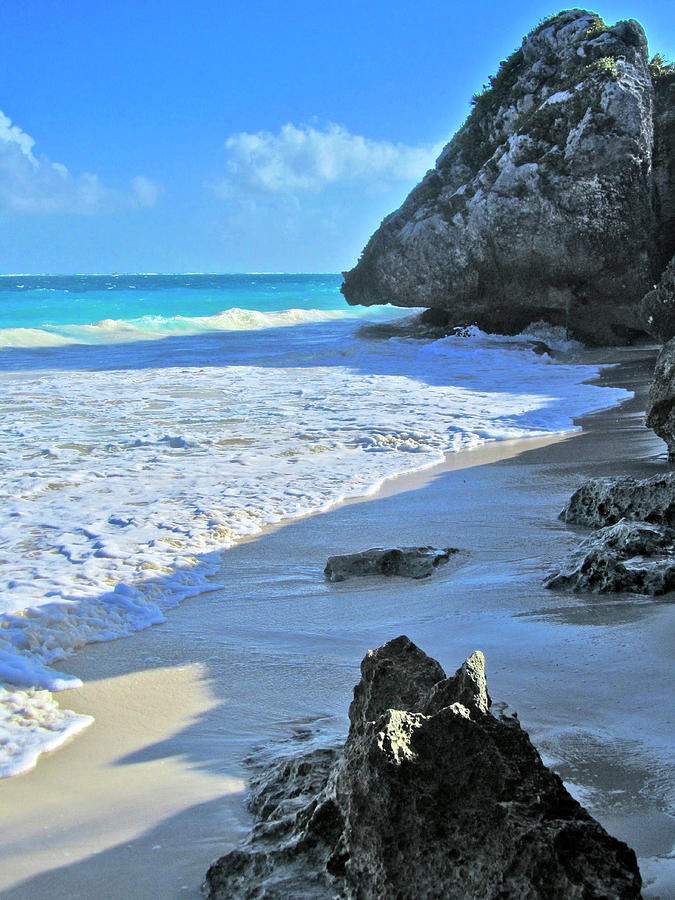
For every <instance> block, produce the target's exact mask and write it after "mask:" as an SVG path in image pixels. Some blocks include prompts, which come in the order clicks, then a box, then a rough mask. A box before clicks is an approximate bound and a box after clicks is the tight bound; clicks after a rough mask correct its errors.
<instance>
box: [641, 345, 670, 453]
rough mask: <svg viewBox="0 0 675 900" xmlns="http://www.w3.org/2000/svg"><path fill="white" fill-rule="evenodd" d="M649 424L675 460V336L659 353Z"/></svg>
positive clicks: (651, 389)
mask: <svg viewBox="0 0 675 900" xmlns="http://www.w3.org/2000/svg"><path fill="white" fill-rule="evenodd" d="M646 422H647V425H648V427H649V428H651V429H652V431H654V432H656V434H658V436H659V437H660V438H663V440H664V441H665V442H666V444H667V445H668V457H669V459H670V461H671V462H673V460H675V338H672V339H671V340H669V341H668V343H667V344H665V346H664V347H663V349H662V350H661V352H660V353H659V355H658V357H657V360H656V366H655V368H654V380H653V381H652V384H651V387H650V389H649V400H648V403H647V419H646Z"/></svg>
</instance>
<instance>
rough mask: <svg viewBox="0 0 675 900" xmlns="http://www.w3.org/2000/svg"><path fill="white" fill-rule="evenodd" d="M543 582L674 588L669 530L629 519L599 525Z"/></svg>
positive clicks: (634, 589) (674, 534)
mask: <svg viewBox="0 0 675 900" xmlns="http://www.w3.org/2000/svg"><path fill="white" fill-rule="evenodd" d="M544 587H548V588H571V589H572V590H575V591H593V592H594V593H602V594H604V593H608V592H612V593H621V592H629V593H633V594H649V595H655V594H665V593H666V592H667V591H672V590H675V531H674V530H673V529H672V528H667V527H664V526H663V525H650V524H649V523H648V522H632V521H630V520H629V519H621V520H620V521H618V522H617V523H616V524H615V525H608V526H607V527H606V528H599V529H598V530H597V531H594V532H592V533H591V534H589V535H588V537H587V538H584V540H583V541H581V543H580V544H579V546H578V547H577V548H576V550H574V551H573V552H572V553H570V554H569V556H567V557H566V558H565V559H564V560H563V561H562V563H561V564H560V566H559V567H558V568H557V569H556V570H555V571H554V572H551V574H550V575H548V577H547V578H546V580H545V581H544Z"/></svg>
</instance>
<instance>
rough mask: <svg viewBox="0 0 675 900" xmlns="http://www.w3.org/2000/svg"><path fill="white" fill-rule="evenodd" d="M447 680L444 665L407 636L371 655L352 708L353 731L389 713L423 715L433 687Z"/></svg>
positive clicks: (395, 639)
mask: <svg viewBox="0 0 675 900" xmlns="http://www.w3.org/2000/svg"><path fill="white" fill-rule="evenodd" d="M444 678H445V672H444V671H443V668H442V666H441V665H440V663H438V662H437V661H436V660H435V659H432V658H431V657H430V656H427V654H426V653H425V652H424V651H423V650H420V648H419V647H418V646H417V645H416V644H414V643H413V642H412V641H411V640H410V638H409V637H406V635H401V636H400V637H397V638H394V639H393V640H392V641H388V642H387V643H386V644H383V645H382V646H381V647H379V648H378V649H377V650H370V651H368V653H367V654H366V656H365V658H364V660H363V662H362V663H361V680H360V681H359V683H358V684H357V685H356V687H355V688H354V699H353V700H352V703H351V706H350V707H349V720H350V722H351V727H352V730H353V729H360V728H361V727H362V726H363V725H365V723H366V722H373V721H375V719H377V718H378V717H379V716H380V715H382V713H383V712H385V711H386V710H388V709H398V710H405V711H407V712H419V711H420V710H421V709H422V708H423V706H424V704H425V702H426V698H427V696H428V694H429V692H430V691H431V689H432V688H433V686H434V685H435V684H436V683H437V682H438V681H442V680H443V679H444Z"/></svg>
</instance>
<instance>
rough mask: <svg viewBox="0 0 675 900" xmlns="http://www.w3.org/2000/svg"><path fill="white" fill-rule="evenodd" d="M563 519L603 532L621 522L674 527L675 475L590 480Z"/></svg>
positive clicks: (574, 496)
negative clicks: (602, 529) (634, 520)
mask: <svg viewBox="0 0 675 900" xmlns="http://www.w3.org/2000/svg"><path fill="white" fill-rule="evenodd" d="M560 518H561V519H562V520H563V521H564V522H568V523H570V524H574V525H587V526H589V527H590V528H603V527H604V526H606V525H614V524H616V523H617V522H618V521H619V519H624V518H625V519H636V520H642V521H644V522H651V523H652V524H659V525H674V526H675V472H664V473H663V474H662V475H654V476H652V477H651V478H643V479H638V478H631V477H625V478H590V479H589V480H588V481H585V482H584V483H583V484H582V485H581V487H579V488H578V489H577V490H576V491H575V492H574V493H573V494H572V496H571V497H570V499H569V501H568V502H567V503H566V504H565V506H564V507H563V510H562V512H561V513H560Z"/></svg>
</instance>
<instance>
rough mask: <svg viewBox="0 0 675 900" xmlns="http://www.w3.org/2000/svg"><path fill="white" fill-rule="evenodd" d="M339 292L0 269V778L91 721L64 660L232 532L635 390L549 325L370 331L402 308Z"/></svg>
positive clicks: (205, 568) (203, 570)
mask: <svg viewBox="0 0 675 900" xmlns="http://www.w3.org/2000/svg"><path fill="white" fill-rule="evenodd" d="M340 282H341V277H340V276H339V275H335V274H325V275H305V274H287V275H267V274H266V275H261V274H246V275H75V276H36V275H20V276H2V277H0V381H1V384H2V390H1V391H0V432H1V434H2V442H1V443H0V454H1V457H2V471H3V478H2V483H1V486H0V548H1V550H0V682H1V685H0V775H4V776H8V775H14V774H18V773H19V772H22V771H25V770H26V769H29V768H30V767H32V766H33V765H35V763H36V760H37V758H38V756H39V754H40V753H41V752H43V751H45V750H50V749H54V748H55V747H57V746H58V745H59V744H60V743H62V742H63V741H64V740H65V739H66V738H67V737H68V736H70V735H72V734H74V733H75V732H77V731H79V730H81V729H82V728H84V727H86V726H87V725H89V724H90V723H91V721H92V720H91V718H90V717H87V716H80V715H76V714H75V713H72V712H69V711H68V710H67V709H65V708H62V706H61V704H60V702H59V701H61V700H62V699H63V698H61V697H59V698H55V697H54V696H53V692H60V691H62V690H65V689H67V688H70V687H76V686H78V685H79V684H80V682H79V681H78V680H77V679H75V678H73V677H72V676H69V675H66V674H62V673H59V671H58V661H59V660H60V659H63V658H64V657H66V656H67V655H68V654H70V653H71V652H73V651H74V650H76V649H77V648H79V647H82V646H83V645H84V644H86V643H89V642H94V641H107V640H111V639H113V638H119V637H123V636H124V635H128V634H130V633H132V632H134V631H137V630H139V629H142V628H146V627H148V626H150V625H153V624H156V623H158V622H161V621H163V620H164V619H165V617H166V615H167V613H168V611H169V610H170V609H171V608H172V607H175V606H176V605H177V604H178V603H180V602H181V600H183V599H184V598H186V597H189V596H196V595H201V594H204V593H205V592H208V591H212V590H215V589H217V588H219V587H220V585H221V582H220V581H219V569H220V561H221V560H222V554H223V553H224V552H226V551H227V549H228V548H230V547H232V546H233V545H234V544H235V543H237V542H239V541H241V540H243V539H245V538H247V537H249V536H252V535H255V534H258V533H260V532H261V531H262V530H263V529H265V528H266V527H267V526H270V525H273V524H276V523H279V522H282V521H284V520H286V519H292V518H297V517H300V516H306V515H309V514H312V513H317V512H321V511H324V510H327V509H329V508H330V507H332V506H335V505H336V504H339V503H341V502H342V501H344V500H346V499H348V498H355V497H363V496H368V495H369V494H372V493H374V492H375V491H377V489H378V488H379V487H380V486H381V485H382V483H383V481H385V480H386V479H388V478H392V477H393V476H396V475H399V474H402V473H406V472H410V471H413V470H416V469H421V468H424V467H428V466H432V465H434V464H436V463H438V462H439V461H441V460H442V459H443V458H444V455H445V454H446V453H449V452H453V451H459V450H462V449H466V448H471V447H476V446H478V445H480V444H482V443H485V442H487V441H496V440H503V439H507V438H517V437H528V436H538V435H546V434H555V433H562V432H566V431H569V430H571V429H572V428H574V424H573V423H574V419H575V417H577V416H579V415H581V414H583V413H587V412H589V411H591V410H595V409H600V408H605V407H609V406H612V405H614V404H617V403H619V402H620V401H622V400H624V399H626V398H627V397H628V396H629V394H628V393H627V392H626V391H623V390H619V389H609V388H604V387H599V386H596V385H592V384H589V383H588V382H589V380H591V379H593V378H594V377H595V376H597V374H598V368H597V367H595V366H589V365H582V364H580V363H579V362H578V361H577V357H578V353H579V347H578V345H575V344H574V343H572V342H568V341H566V340H565V339H564V335H560V334H557V333H554V332H552V331H550V330H546V329H545V328H543V327H542V326H539V327H536V326H535V327H532V328H531V329H528V332H527V333H525V334H523V335H518V336H516V337H508V338H507V337H502V336H498V335H487V334H484V333H482V332H480V331H479V330H478V329H476V328H475V327H472V328H468V329H462V330H461V331H458V333H457V334H455V335H451V336H448V337H445V338H442V339H440V340H432V339H426V340H422V339H415V338H411V337H404V336H403V335H400V336H391V334H389V336H386V333H385V332H384V331H383V330H380V332H381V333H380V336H379V337H378V336H376V332H374V330H373V329H370V330H368V329H365V330H364V329H363V326H364V325H372V324H378V323H379V324H382V323H388V322H392V321H395V320H402V319H405V318H406V317H409V316H411V315H412V314H414V313H415V311H414V310H401V309H394V308H391V307H375V308H369V309H365V308H359V307H357V308H351V307H349V306H348V305H347V304H346V303H345V302H344V300H343V298H342V296H341V294H340V292H339V286H340ZM533 339H538V340H543V341H545V342H546V343H547V344H548V345H549V347H551V348H553V350H554V351H555V352H554V353H537V352H534V350H533V346H532V345H533ZM55 664H56V668H55V667H54V666H55Z"/></svg>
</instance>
